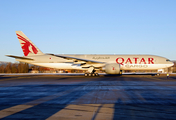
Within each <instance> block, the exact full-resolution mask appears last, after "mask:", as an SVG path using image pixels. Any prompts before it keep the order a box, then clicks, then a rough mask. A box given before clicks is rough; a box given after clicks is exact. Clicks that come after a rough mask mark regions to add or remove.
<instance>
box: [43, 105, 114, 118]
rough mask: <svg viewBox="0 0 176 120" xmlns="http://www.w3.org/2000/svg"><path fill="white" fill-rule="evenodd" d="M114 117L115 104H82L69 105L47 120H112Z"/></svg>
mask: <svg viewBox="0 0 176 120" xmlns="http://www.w3.org/2000/svg"><path fill="white" fill-rule="evenodd" d="M113 116H114V104H80V105H68V106H66V107H65V108H64V109H62V110H60V111H59V112H57V113H55V114H54V115H52V116H50V117H49V118H47V119H46V120H56V119H72V120H84V119H86V120H91V119H94V120H111V119H113Z"/></svg>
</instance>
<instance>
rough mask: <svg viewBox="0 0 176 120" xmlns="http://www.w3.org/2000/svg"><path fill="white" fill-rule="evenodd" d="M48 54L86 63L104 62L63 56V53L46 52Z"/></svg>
mask: <svg viewBox="0 0 176 120" xmlns="http://www.w3.org/2000/svg"><path fill="white" fill-rule="evenodd" d="M48 55H52V56H55V57H60V58H64V59H67V60H73V61H74V62H84V63H88V64H104V62H99V61H94V60H88V59H81V58H76V57H69V56H64V55H55V54H48Z"/></svg>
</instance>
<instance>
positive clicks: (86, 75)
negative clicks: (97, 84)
mask: <svg viewBox="0 0 176 120" xmlns="http://www.w3.org/2000/svg"><path fill="white" fill-rule="evenodd" d="M95 72H96V70H95V69H94V67H93V66H91V67H89V69H88V73H85V74H84V76H85V77H95V76H99V75H98V73H95Z"/></svg>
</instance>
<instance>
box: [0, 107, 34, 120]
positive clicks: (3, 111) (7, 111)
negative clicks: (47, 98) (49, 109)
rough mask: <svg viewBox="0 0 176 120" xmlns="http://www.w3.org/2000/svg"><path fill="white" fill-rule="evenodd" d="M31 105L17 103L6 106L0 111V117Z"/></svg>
mask: <svg viewBox="0 0 176 120" xmlns="http://www.w3.org/2000/svg"><path fill="white" fill-rule="evenodd" d="M31 107H33V105H17V106H14V107H11V108H7V109H4V110H1V111H0V119H1V118H4V117H7V116H9V115H12V114H14V113H17V112H20V111H22V110H25V109H28V108H31Z"/></svg>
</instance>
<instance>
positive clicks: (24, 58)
mask: <svg viewBox="0 0 176 120" xmlns="http://www.w3.org/2000/svg"><path fill="white" fill-rule="evenodd" d="M6 56H8V57H13V58H16V59H23V60H34V59H31V58H27V57H19V56H14V55H6Z"/></svg>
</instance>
